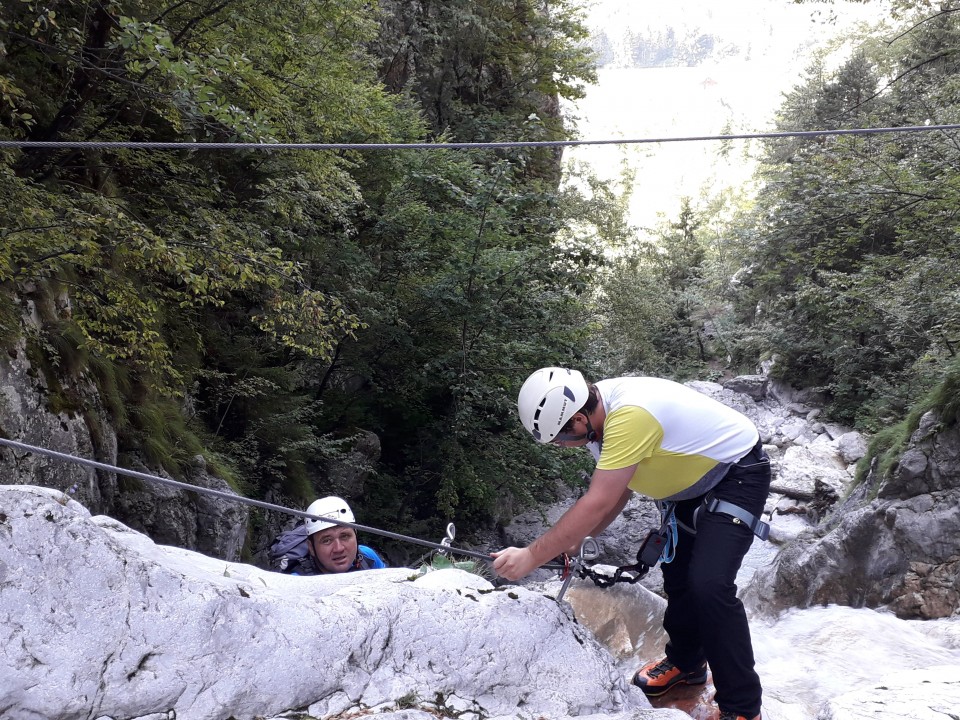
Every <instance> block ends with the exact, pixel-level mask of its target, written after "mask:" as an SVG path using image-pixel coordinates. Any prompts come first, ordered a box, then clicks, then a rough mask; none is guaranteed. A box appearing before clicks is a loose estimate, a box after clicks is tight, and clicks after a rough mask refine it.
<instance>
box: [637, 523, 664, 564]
mask: <svg viewBox="0 0 960 720" xmlns="http://www.w3.org/2000/svg"><path fill="white" fill-rule="evenodd" d="M668 542H669V536H668V535H667V529H666V528H664V527H661V528H660V529H658V530H651V531H650V533H649V534H648V535H647V537H645V538H644V539H643V542H642V543H641V544H640V549H639V550H637V562H639V563H643V564H644V565H646V566H647V567H651V568H652V567H653V566H654V565H656V564H657V562H658V561H659V560H660V556H661V555H663V549H664V548H665V547H666V546H667V543H668Z"/></svg>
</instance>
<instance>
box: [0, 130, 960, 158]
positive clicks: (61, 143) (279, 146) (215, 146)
mask: <svg viewBox="0 0 960 720" xmlns="http://www.w3.org/2000/svg"><path fill="white" fill-rule="evenodd" d="M934 130H939V131H948V130H960V124H953V125H904V126H900V127H882V128H842V129H834V130H785V131H782V132H751V133H734V134H727V135H688V136H678V137H649V138H632V139H629V138H607V139H603V140H518V141H513V142H428V143H289V142H262V143H252V142H150V141H145V142H134V141H123V140H116V141H100V140H0V148H22V149H36V148H48V149H57V148H64V149H74V150H82V149H102V150H110V149H120V148H128V149H139V150H257V151H262V150H485V149H490V150H496V149H509V148H537V147H547V148H549V147H577V146H581V145H636V144H643V143H677V142H708V141H719V142H724V141H727V140H755V139H772V138H794V137H823V136H828V135H877V134H890V133H916V132H930V131H934Z"/></svg>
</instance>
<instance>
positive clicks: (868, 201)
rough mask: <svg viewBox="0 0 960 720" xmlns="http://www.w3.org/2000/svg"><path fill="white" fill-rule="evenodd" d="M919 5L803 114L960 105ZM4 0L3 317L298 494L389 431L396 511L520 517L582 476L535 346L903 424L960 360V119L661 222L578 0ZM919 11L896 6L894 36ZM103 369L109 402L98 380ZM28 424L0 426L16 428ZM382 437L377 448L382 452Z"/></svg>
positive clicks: (789, 127) (851, 117) (160, 455)
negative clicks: (536, 401)
mask: <svg viewBox="0 0 960 720" xmlns="http://www.w3.org/2000/svg"><path fill="white" fill-rule="evenodd" d="M916 5H918V7H912V4H910V3H905V4H899V5H898V6H897V8H896V10H897V15H896V16H895V17H891V18H888V23H889V24H888V25H887V26H886V27H885V28H884V29H883V30H881V31H878V33H877V34H875V35H872V36H870V37H867V38H865V40H864V41H863V42H861V43H860V44H859V51H858V52H857V53H856V54H854V55H853V56H851V57H850V58H848V59H847V61H846V62H845V63H844V64H843V65H842V66H841V67H839V68H838V69H832V68H829V67H827V66H825V65H823V64H817V63H814V64H813V65H811V67H810V69H809V72H808V74H807V81H806V82H805V83H804V84H803V85H802V86H800V87H797V88H796V89H795V90H794V92H793V93H792V94H791V95H790V97H789V98H787V100H786V102H785V103H784V105H783V107H782V109H781V111H780V115H779V121H778V127H777V128H774V129H776V130H781V131H801V130H818V129H839V128H851V129H852V128H869V127H874V128H881V127H896V126H920V125H944V124H951V123H955V122H957V120H958V115H960V94H958V92H957V88H958V86H960V62H958V58H960V53H958V50H960V24H958V18H957V13H955V12H954V10H953V9H952V8H951V7H949V6H944V7H943V8H940V9H930V8H927V7H926V4H925V3H916ZM3 12H4V14H3V15H2V17H0V94H2V98H0V140H5V141H88V142H94V143H95V142H103V141H114V142H116V141H120V142H124V143H126V142H129V143H138V142H139V143H143V142H174V143H185V142H190V143H211V142H215V143H243V144H249V145H250V146H251V147H238V148H232V149H212V148H211V149H203V148H200V149H198V148H196V147H193V146H192V147H191V148H190V149H173V150H170V149H163V150H160V149H144V148H142V147H135V146H132V145H131V146H112V147H97V146H96V145H90V146H85V147H81V148H76V147H72V148H65V147H60V148H58V147H37V146H33V147H23V146H17V145H16V144H12V143H8V144H5V146H4V147H3V148H0V204H2V211H0V212H2V222H0V238H2V242H0V289H2V293H0V342H2V343H3V344H4V346H5V347H6V348H13V347H14V346H15V345H16V344H17V343H19V342H21V341H22V339H23V338H26V348H27V352H28V355H29V357H30V359H31V363H32V364H33V366H34V367H35V368H37V369H38V371H39V372H42V373H43V375H44V378H45V381H46V383H47V386H48V387H49V389H50V392H49V397H48V403H49V406H50V408H51V409H52V410H54V411H56V412H69V413H74V414H79V415H82V416H83V417H84V419H85V420H86V422H87V425H88V427H90V428H91V434H92V436H93V437H94V440H95V442H96V438H97V431H96V429H97V428H98V427H102V426H103V424H105V423H109V424H110V425H111V426H113V427H116V428H117V429H118V431H119V433H120V451H121V456H122V455H123V454H124V453H135V454H137V455H139V456H142V457H145V458H146V459H147V460H148V462H149V463H152V464H153V465H155V466H158V467H163V468H164V469H165V470H166V471H167V472H169V473H171V474H173V475H174V476H176V475H177V474H178V472H179V468H181V467H182V465H183V464H184V463H186V462H188V461H189V459H190V458H192V457H193V456H195V455H197V454H203V455H204V456H205V457H206V459H207V462H208V464H209V465H210V466H211V467H214V468H216V469H217V472H218V473H219V474H220V475H222V476H223V477H224V478H227V479H228V480H229V481H230V482H231V483H232V484H233V486H234V487H235V488H236V489H237V490H239V491H240V492H242V493H244V494H247V495H249V496H252V497H258V498H264V497H268V498H270V499H272V500H273V501H280V502H283V503H286V504H291V505H293V506H297V507H303V506H305V504H306V503H307V502H309V500H311V499H312V498H313V497H316V496H317V495H319V494H324V493H325V492H326V491H327V490H328V489H329V484H328V477H327V471H326V468H327V463H328V461H330V460H331V459H335V458H344V457H346V456H347V453H348V452H349V451H350V449H351V448H353V447H355V446H356V445H357V444H358V443H360V442H363V439H364V438H369V437H370V436H371V435H375V436H376V438H377V443H378V444H379V454H378V459H377V460H376V462H374V463H373V464H372V465H371V466H370V467H369V468H367V469H368V470H369V471H370V472H371V481H370V482H368V483H367V493H366V494H365V496H364V498H363V504H364V512H363V517H364V520H365V522H367V523H368V524H370V525H381V526H385V527H390V528H392V529H398V530H401V531H403V532H409V533H413V534H418V533H438V529H439V528H442V527H443V526H444V524H445V523H446V522H448V521H450V520H454V521H456V522H457V523H458V526H462V527H464V528H465V529H471V528H474V529H475V528H479V527H483V526H491V525H493V524H495V523H496V522H499V521H503V520H508V519H509V518H510V517H511V516H512V515H513V514H514V513H515V512H517V511H518V510H520V509H522V508H524V507H527V506H529V505H530V504H531V503H533V502H535V501H539V500H543V499H545V498H547V497H549V496H550V494H551V493H552V492H554V491H555V488H556V485H557V480H558V479H564V480H566V481H567V482H570V483H574V482H577V481H578V478H579V474H580V471H581V470H582V467H581V466H580V465H579V464H578V461H577V460H576V459H575V458H576V457H578V456H575V455H569V456H568V455H565V454H562V453H558V452H556V451H552V450H547V451H544V449H543V448H541V447H539V446H537V445H536V444H535V443H533V442H531V441H530V440H529V438H528V437H525V435H524V433H523V432H522V428H521V426H520V424H519V422H517V421H516V418H515V404H514V403H515V398H516V391H517V389H518V388H519V385H520V384H521V383H522V381H523V379H524V378H525V377H526V375H527V374H528V373H529V372H530V371H531V370H533V369H535V368H536V367H540V366H542V365H546V364H561V365H572V366H577V367H581V368H583V369H584V370H586V371H587V372H588V374H590V375H591V376H593V377H599V376H602V375H605V374H612V373H619V372H630V373H648V374H661V375H668V376H672V377H675V378H677V379H688V378H692V377H700V378H706V379H719V378H722V377H725V376H730V375H732V374H736V373H739V372H754V371H755V368H756V367H757V365H758V363H759V362H760V361H761V360H765V359H770V358H773V359H775V362H774V364H773V372H775V373H776V374H778V375H779V376H781V377H782V378H784V379H785V380H788V381H790V382H792V383H794V384H796V385H800V386H804V387H814V388H816V389H817V390H819V391H820V392H821V393H822V394H823V397H824V398H825V400H826V402H827V403H828V412H829V413H830V414H831V416H832V417H834V418H835V419H837V420H838V421H843V422H847V423H850V424H853V425H856V426H858V427H860V428H861V429H864V430H866V431H874V430H877V429H879V428H881V427H888V426H891V425H893V424H896V423H899V422H901V421H902V420H903V419H904V418H906V417H907V416H908V414H909V413H910V411H911V409H913V408H915V407H916V404H917V403H918V402H922V401H923V398H924V397H925V395H926V394H927V393H928V392H931V391H933V390H934V389H935V388H936V387H937V386H938V384H939V383H942V382H944V380H945V378H947V379H949V377H950V373H951V372H952V373H954V374H955V373H956V372H957V367H956V359H955V358H956V349H957V344H958V343H960V290H958V288H960V263H958V262H957V261H958V259H960V252H958V247H960V243H958V228H960V219H958V215H957V213H958V210H960V183H958V177H960V175H958V172H957V170H958V164H960V133H958V132H956V131H931V132H913V133H899V134H897V133H885V134H864V135H859V134H858V135H831V136H813V137H792V138H784V139H777V140H773V141H770V142H769V144H768V145H767V146H766V150H765V156H764V159H763V165H762V170H761V177H760V181H761V182H760V187H761V190H760V192H759V194H758V195H757V196H756V197H750V198H735V197H720V198H715V199H713V200H712V201H711V202H709V203H707V204H704V205H698V204H695V203H693V202H690V203H687V204H686V205H685V207H684V209H683V211H682V212H681V214H680V216H679V217H677V218H675V219H674V220H672V221H671V222H670V223H668V224H667V225H666V226H664V227H663V228H662V229H661V231H660V232H658V233H655V234H653V235H642V236H641V235H639V234H638V233H637V232H636V231H635V230H633V229H631V228H630V226H629V224H628V222H627V218H626V214H625V213H626V210H625V208H626V198H624V197H622V196H621V195H620V194H618V191H617V190H615V189H614V188H612V187H610V186H608V185H606V184H604V183H601V182H598V181H597V180H596V179H594V178H592V177H589V176H582V177H578V178H575V180H576V182H573V181H572V180H574V178H571V177H570V176H569V173H572V172H573V170H572V169H570V168H566V169H565V168H564V165H563V164H562V158H561V153H560V151H559V150H558V149H557V148H555V147H545V146H526V147H512V148H499V149H497V148H487V149H444V148H440V147H438V148H431V149H427V150H413V149H307V150H303V149H269V145H271V144H276V143H320V144H325V143H327V144H332V143H336V144H395V143H404V144H407V143H436V144H444V143H451V142H455V143H495V142H505V141H558V140H567V139H571V138H575V137H576V127H574V126H573V125H572V124H571V123H570V122H569V120H567V119H565V118H564V117H563V116H562V114H561V112H560V107H561V103H562V102H563V101H569V100H576V99H577V98H578V97H580V96H581V95H582V93H583V91H584V87H585V86H586V85H587V84H588V83H590V82H591V81H592V80H593V79H594V68H595V64H596V61H597V54H596V53H594V51H593V50H591V48H590V43H589V38H588V34H587V31H586V29H585V26H584V15H583V13H584V10H583V8H582V7H581V3H579V2H576V1H575V0H549V1H547V0H442V1H438V0H381V2H380V3H379V4H376V3H370V2H366V1H361V0H330V1H328V2H315V1H314V0H291V2H287V3H261V2H254V1H253V0H198V1H197V2H191V3H181V2H163V1H160V0H121V1H116V2H114V1H111V0H103V1H100V2H96V1H94V2H91V1H89V0H61V1H59V2H48V3H39V2H35V1H34V0H24V1H23V2H19V3H16V4H8V5H7V7H5V9H4V11H3ZM891 28H895V29H891ZM90 384H92V385H93V386H95V387H96V388H97V390H98V394H99V396H100V397H101V398H102V403H91V402H90V401H89V394H88V393H87V392H86V391H85V388H86V387H87V386H88V385H90ZM2 430H3V429H2V428H0V431H2ZM351 457H355V455H351Z"/></svg>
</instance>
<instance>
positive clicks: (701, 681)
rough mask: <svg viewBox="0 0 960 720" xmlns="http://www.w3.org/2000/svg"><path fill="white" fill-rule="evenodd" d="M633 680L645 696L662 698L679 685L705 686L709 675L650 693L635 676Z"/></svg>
mask: <svg viewBox="0 0 960 720" xmlns="http://www.w3.org/2000/svg"><path fill="white" fill-rule="evenodd" d="M633 679H634V683H633V684H634V685H636V686H637V687H638V688H640V689H641V690H642V691H643V694H644V695H646V696H647V697H660V696H661V695H666V694H667V693H668V692H670V691H671V690H673V689H674V688H675V687H677V685H703V684H705V683H706V682H707V675H706V673H704V675H703V676H702V677H694V678H684V679H683V680H677V682H675V683H673V684H672V685H667V687H665V688H657V689H656V691H655V692H650V690H649V689H648V688H645V687H643V686H642V685H639V684H637V682H636V679H637V676H636V675H634V676H633Z"/></svg>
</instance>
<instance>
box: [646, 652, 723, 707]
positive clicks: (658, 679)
mask: <svg viewBox="0 0 960 720" xmlns="http://www.w3.org/2000/svg"><path fill="white" fill-rule="evenodd" d="M706 681H707V663H706V662H704V663H702V664H701V665H700V666H699V667H697V668H696V669H694V670H691V671H689V672H684V671H683V670H681V669H680V668H678V667H677V666H676V665H674V664H673V663H672V662H670V661H669V660H667V659H666V658H663V659H662V660H653V661H652V662H648V663H647V664H646V665H644V666H643V667H642V668H640V669H639V670H637V674H636V675H634V676H633V684H634V685H636V686H637V687H638V688H640V689H641V690H643V694H644V695H646V696H647V697H660V696H661V695H663V694H664V693H665V692H667V691H668V690H669V689H670V688H672V687H674V686H675V685H703V684H704V683H705V682H706ZM734 717H736V716H734ZM724 720H726V719H724Z"/></svg>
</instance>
